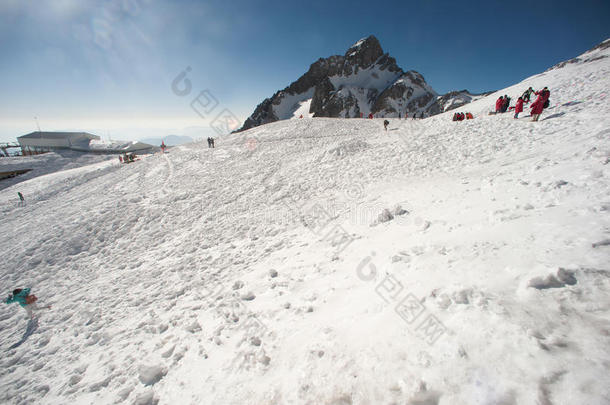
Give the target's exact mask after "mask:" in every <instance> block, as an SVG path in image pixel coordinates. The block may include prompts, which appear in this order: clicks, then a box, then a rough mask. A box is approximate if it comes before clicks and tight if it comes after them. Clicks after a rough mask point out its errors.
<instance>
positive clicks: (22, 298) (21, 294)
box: [4, 288, 51, 318]
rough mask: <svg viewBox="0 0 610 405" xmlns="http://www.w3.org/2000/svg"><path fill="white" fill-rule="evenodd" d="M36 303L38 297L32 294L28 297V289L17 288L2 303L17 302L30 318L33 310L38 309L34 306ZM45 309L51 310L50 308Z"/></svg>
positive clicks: (32, 315)
mask: <svg viewBox="0 0 610 405" xmlns="http://www.w3.org/2000/svg"><path fill="white" fill-rule="evenodd" d="M36 301H38V297H36V296H35V295H34V294H31V295H30V288H17V289H16V290H13V293H12V294H9V296H8V298H7V299H5V300H4V303H5V304H12V303H13V302H18V303H19V305H21V306H22V307H23V308H25V310H26V311H27V313H28V315H29V316H30V318H33V317H34V313H33V310H35V309H40V308H38V306H37V305H36ZM46 308H51V306H48V307H46Z"/></svg>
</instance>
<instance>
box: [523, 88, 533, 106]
mask: <svg viewBox="0 0 610 405" xmlns="http://www.w3.org/2000/svg"><path fill="white" fill-rule="evenodd" d="M533 92H534V89H532V88H531V87H530V88H529V89H527V90H525V91H524V92H523V95H522V96H521V98H522V99H523V101H524V102H526V103H529V102H530V97H531V96H532V93H533Z"/></svg>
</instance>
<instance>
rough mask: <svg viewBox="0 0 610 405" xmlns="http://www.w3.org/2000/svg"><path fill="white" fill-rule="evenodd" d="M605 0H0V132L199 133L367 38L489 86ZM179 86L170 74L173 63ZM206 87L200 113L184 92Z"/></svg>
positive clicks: (579, 30)
mask: <svg viewBox="0 0 610 405" xmlns="http://www.w3.org/2000/svg"><path fill="white" fill-rule="evenodd" d="M609 20H610V2H609V1H607V0H604V1H602V0H599V1H598V0H582V1H579V2H574V1H563V0H555V1H537V2H514V1H493V0H488V1H462V2H454V1H444V0H415V1H404V0H403V1H374V2H371V1H368V2H365V1H355V0H352V1H335V2H326V1H317V0H309V1H306V2H301V1H299V2H291V1H288V0H284V1H275V0H273V1H254V0H253V1H241V0H236V1H217V0H211V1H180V0H175V1H162V0H105V1H101V0H100V1H96V0H90V1H81V0H53V1H51V0H41V1H33V0H29V1H28V0H3V1H2V2H0V55H2V57H1V58H0V77H1V78H2V79H1V80H2V87H1V90H0V141H2V140H11V139H14V138H15V137H16V136H19V135H22V134H25V133H27V132H30V131H33V130H35V129H36V122H35V120H34V117H38V120H39V122H40V126H41V128H42V129H43V130H84V131H89V132H93V133H97V134H99V135H101V136H103V137H108V136H109V137H112V138H113V139H138V138H144V137H151V136H163V135H167V134H178V135H191V136H207V135H208V134H212V133H213V132H211V130H210V128H209V122H210V118H213V117H211V115H216V114H215V113H216V112H220V111H221V110H222V109H224V108H227V109H229V110H230V111H232V112H233V114H234V115H235V116H237V117H238V118H239V119H240V120H242V121H243V120H244V119H245V118H246V117H247V116H248V115H250V114H251V113H252V111H253V110H254V108H255V107H256V105H257V104H258V103H259V102H261V101H262V100H263V99H264V98H265V97H269V96H271V95H272V94H273V93H274V92H275V91H276V90H279V89H281V88H284V87H285V86H287V85H288V84H290V82H292V81H294V80H296V79H297V78H298V77H299V76H300V75H302V74H303V73H304V72H305V71H307V69H308V68H309V65H310V64H311V63H313V62H314V61H315V60H317V59H318V58H319V57H327V56H330V55H333V54H343V53H344V52H345V51H346V50H347V48H348V47H349V46H350V45H351V44H353V43H354V42H356V41H357V40H358V39H360V38H362V37H365V36H368V35H370V34H373V35H375V36H376V37H377V38H378V39H379V41H380V42H381V45H382V47H383V49H384V50H385V51H386V52H389V53H390V54H391V55H392V56H394V57H395V58H396V59H397V62H398V64H399V66H401V67H402V68H403V69H405V70H411V69H413V70H417V71H419V72H420V73H422V74H423V75H424V77H425V78H426V80H427V82H428V83H429V84H430V85H431V86H432V87H433V88H434V89H435V90H436V91H437V92H439V93H444V92H447V91H450V90H460V89H468V90H470V91H473V92H481V91H486V90H495V89H500V88H503V87H506V86H509V85H511V84H514V83H516V82H518V81H520V80H522V79H524V78H526V77H528V76H530V75H533V74H536V73H539V72H541V71H543V70H545V69H547V68H548V67H550V66H551V65H553V64H555V63H557V62H559V61H562V60H565V59H569V58H571V57H574V56H577V55H579V54H580V53H582V52H584V51H586V50H587V49H589V48H591V47H592V46H594V45H596V44H597V43H599V42H601V41H602V40H604V39H606V38H608V37H610V24H608V21H609ZM187 66H188V67H190V71H189V72H188V75H187V78H188V79H189V80H190V82H191V86H192V90H191V92H190V93H189V94H188V95H185V96H178V95H176V94H175V93H174V92H173V91H172V87H171V84H172V81H173V80H174V78H175V77H176V76H177V75H178V74H180V72H182V71H183V70H184V69H185V68H186V67H187ZM203 90H209V93H207V94H212V95H213V96H214V97H215V99H216V100H217V101H218V107H217V108H216V109H215V110H214V111H212V113H211V114H210V116H205V117H204V118H202V117H200V116H199V115H197V114H196V113H195V112H194V111H193V110H192V109H191V106H190V103H191V101H192V100H193V99H194V98H195V97H197V95H198V94H199V93H200V92H201V91H203Z"/></svg>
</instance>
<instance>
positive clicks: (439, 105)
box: [434, 90, 493, 114]
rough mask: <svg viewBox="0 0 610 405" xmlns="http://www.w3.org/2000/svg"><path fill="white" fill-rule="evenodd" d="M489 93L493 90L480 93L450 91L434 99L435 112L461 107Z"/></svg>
mask: <svg viewBox="0 0 610 405" xmlns="http://www.w3.org/2000/svg"><path fill="white" fill-rule="evenodd" d="M491 93H493V91H489V92H486V93H480V94H475V93H470V92H469V91H468V90H461V91H451V92H449V93H447V94H443V95H442V96H440V97H438V98H437V99H436V106H435V107H434V109H435V110H438V112H437V114H438V113H442V112H446V111H451V110H455V109H456V108H460V107H463V106H464V105H466V104H468V103H471V102H472V101H474V100H476V99H478V98H481V97H485V96H487V95H488V94H491Z"/></svg>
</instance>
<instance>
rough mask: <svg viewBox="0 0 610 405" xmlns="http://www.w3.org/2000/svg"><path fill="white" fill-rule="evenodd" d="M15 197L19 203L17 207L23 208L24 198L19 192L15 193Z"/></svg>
mask: <svg viewBox="0 0 610 405" xmlns="http://www.w3.org/2000/svg"><path fill="white" fill-rule="evenodd" d="M17 195H18V196H19V203H17V206H19V207H23V206H24V205H25V197H24V196H23V194H21V192H20V191H17Z"/></svg>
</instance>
